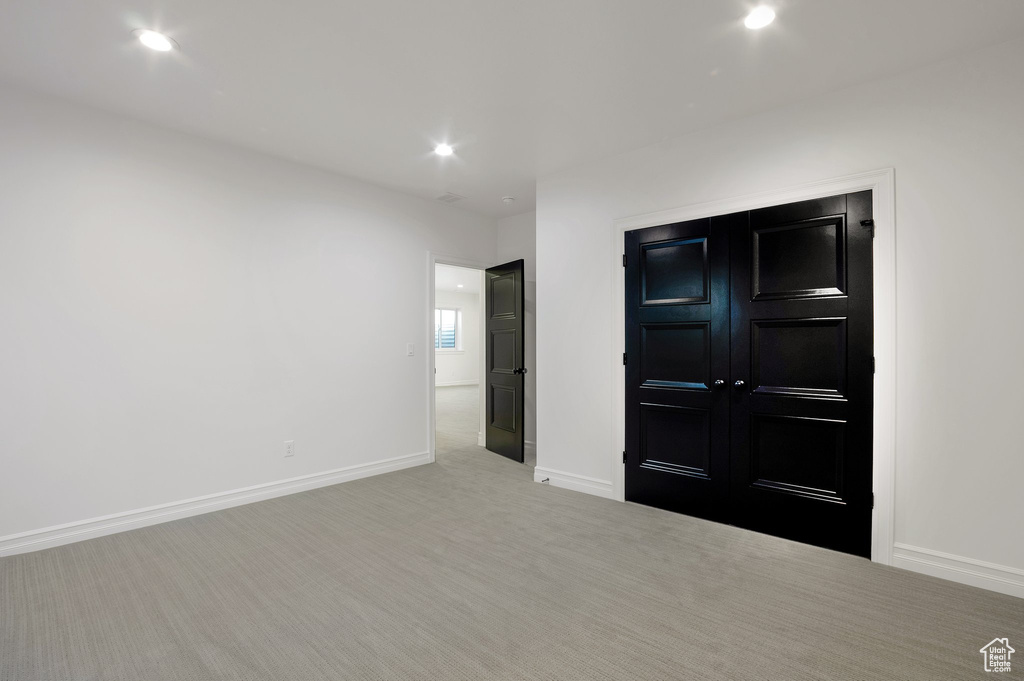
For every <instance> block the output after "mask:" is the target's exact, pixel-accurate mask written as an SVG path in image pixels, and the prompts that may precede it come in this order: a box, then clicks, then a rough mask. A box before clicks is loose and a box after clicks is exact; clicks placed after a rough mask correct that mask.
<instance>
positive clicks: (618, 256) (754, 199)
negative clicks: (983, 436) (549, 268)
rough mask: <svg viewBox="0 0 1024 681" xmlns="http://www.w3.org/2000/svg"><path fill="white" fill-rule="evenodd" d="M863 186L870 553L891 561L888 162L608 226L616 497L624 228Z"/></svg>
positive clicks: (892, 276)
mask: <svg viewBox="0 0 1024 681" xmlns="http://www.w3.org/2000/svg"><path fill="white" fill-rule="evenodd" d="M865 189H870V190H871V191H872V204H873V213H874V221H875V239H874V331H875V334H874V335H875V386H874V414H873V417H874V423H873V428H874V438H873V443H872V444H873V454H872V456H873V464H872V471H873V472H872V489H873V491H874V494H875V508H874V511H873V512H872V514H871V560H873V561H875V562H876V563H883V564H885V565H891V564H892V553H893V542H894V539H895V535H894V530H893V523H894V517H893V514H894V496H895V481H896V193H895V171H894V169H892V168H883V169H881V170H875V171H871V172H866V173H860V174H857V175H848V176H846V177H838V178H835V179H831V180H822V181H819V182H811V183H809V184H803V185H799V186H796V187H787V188H783V189H776V190H770V191H765V192H758V193H756V194H748V195H746V196H739V197H735V198H727V199H721V200H717V201H709V202H706V203H698V204H693V205H690V206H683V207H680V208H672V209H669V210H663V211H658V212H656V213H647V214H645V215H636V216H632V217H625V218H620V219H618V220H616V221H615V223H614V224H615V226H614V229H613V230H612V239H613V244H612V246H613V248H612V254H613V258H612V262H611V264H610V266H611V267H612V268H613V269H612V271H613V277H612V281H615V282H617V285H616V286H615V287H614V289H613V291H612V298H613V304H614V306H615V312H614V314H615V317H614V322H613V324H612V348H615V349H616V350H615V354H614V355H613V356H612V358H611V361H612V366H615V367H617V370H616V371H615V372H614V375H615V385H616V389H617V393H616V396H615V398H614V399H613V401H612V404H613V410H614V421H613V432H612V438H613V440H612V443H611V450H610V457H611V462H612V485H613V490H614V495H615V498H616V499H619V500H620V501H622V500H625V469H624V467H623V465H622V448H623V443H624V442H625V441H626V432H625V431H626V425H625V422H626V405H625V393H626V375H625V370H624V369H622V352H623V351H624V350H625V347H624V345H625V337H626V320H625V299H624V286H625V270H624V268H623V267H622V247H623V236H624V234H625V232H627V231H630V230H634V229H642V228H644V227H654V226H657V225H664V224H669V223H672V222H682V221H684V220H696V219H698V218H707V217H713V216H716V215H727V214H729V213H737V212H740V211H744V210H753V209H756V208H764V207H767V206H775V205H780V204H784V203H791V202H793V201H803V200H806V199H815V198H820V197H824V196H833V195H836V194H848V193H850V192H857V191H863V190H865Z"/></svg>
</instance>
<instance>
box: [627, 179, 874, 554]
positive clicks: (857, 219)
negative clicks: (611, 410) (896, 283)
mask: <svg viewBox="0 0 1024 681" xmlns="http://www.w3.org/2000/svg"><path fill="white" fill-rule="evenodd" d="M871 225H872V221H871V192H869V191H867V192H858V193H854V194H845V195H841V196H833V197H828V198H824V199H815V200H812V201H802V202H799V203H793V204H787V205H784V206H776V207H772V208H764V209H760V210H754V211H748V212H742V213H736V214H733V215H725V216H720V217H712V218H707V219H701V220H693V221H689V222H681V223H676V224H671V225H663V226H659V227H651V228H648V229H641V230H636V231H632V232H627V233H626V235H625V246H626V251H625V254H626V258H625V265H626V357H625V360H626V455H625V462H626V463H625V466H626V499H627V501H635V502H638V503H642V504H647V505H651V506H657V507H660V508H664V509H668V510H671V511H677V512H680V513H686V514H689V515H694V516H698V517H701V518H707V519H709V520H715V521H719V522H725V523H730V524H733V525H737V526H740V527H744V528H747V529H751V530H755V531H759V532H765V533H767V534H772V535H776V536H780V537H786V538H789V539H794V540H797V541H802V542H806V543H809V544H815V545H817V546H823V547H826V548H830V549H835V550H839V551H845V552H847V553H853V554H857V555H861V556H870V544H871V506H872V495H871V428H872V424H871V411H872V382H873V359H872V354H873V353H872V347H873V342H872V328H873V327H872V265H871V263H872V247H871V239H872V230H873V228H872V226H871Z"/></svg>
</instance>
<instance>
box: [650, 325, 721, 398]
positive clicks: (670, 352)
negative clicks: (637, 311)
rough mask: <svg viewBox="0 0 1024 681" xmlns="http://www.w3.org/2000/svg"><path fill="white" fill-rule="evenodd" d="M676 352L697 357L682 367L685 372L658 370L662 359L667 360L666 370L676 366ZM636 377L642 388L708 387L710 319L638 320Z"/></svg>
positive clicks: (681, 388) (677, 364)
mask: <svg viewBox="0 0 1024 681" xmlns="http://www.w3.org/2000/svg"><path fill="white" fill-rule="evenodd" d="M680 355H688V356H690V357H696V358H697V359H696V360H695V361H693V362H692V363H691V364H690V365H688V366H687V367H686V371H685V372H684V373H685V374H687V375H677V376H671V375H670V374H669V373H665V372H664V371H662V369H661V365H662V361H663V360H669V361H666V362H665V363H666V364H668V365H669V367H670V368H669V371H671V370H672V369H676V368H677V367H678V366H679V360H680ZM676 370H678V369H676ZM687 379H690V380H687ZM640 380H641V386H642V387H645V388H675V389H679V390H708V389H710V386H709V385H708V384H709V383H710V382H711V323H710V322H679V323H671V324H640Z"/></svg>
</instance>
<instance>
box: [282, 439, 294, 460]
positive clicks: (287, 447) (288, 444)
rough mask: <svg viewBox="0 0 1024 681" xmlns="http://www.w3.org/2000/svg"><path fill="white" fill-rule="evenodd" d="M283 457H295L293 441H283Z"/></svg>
mask: <svg viewBox="0 0 1024 681" xmlns="http://www.w3.org/2000/svg"><path fill="white" fill-rule="evenodd" d="M284 455H285V457H289V456H295V440H285V441H284Z"/></svg>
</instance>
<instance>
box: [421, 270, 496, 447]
mask: <svg viewBox="0 0 1024 681" xmlns="http://www.w3.org/2000/svg"><path fill="white" fill-rule="evenodd" d="M495 264H496V263H495ZM495 264H488V263H485V262H482V261H479V260H471V259H469V258H462V257H460V256H457V255H444V254H441V253H434V252H433V251H427V309H426V315H427V316H426V326H425V329H426V332H425V333H426V335H425V336H424V340H423V350H424V352H426V353H427V357H428V359H427V390H428V392H429V393H430V394H429V395H428V396H427V443H428V444H429V447H430V463H434V461H435V460H436V459H437V457H436V451H435V449H434V441H435V438H436V423H435V419H436V418H437V399H436V398H437V393H436V387H437V386H436V385H435V381H436V379H437V375H436V374H435V373H434V371H435V369H436V364H435V361H434V359H435V358H434V307H435V293H436V292H435V291H434V266H435V265H454V266H455V267H469V268H471V269H474V270H480V271H481V274H480V277H481V281H482V279H483V270H486V269H487V268H488V267H494V265H495ZM483 326H484V294H483V288H481V289H480V330H479V331H478V333H479V335H480V338H479V341H480V349H481V352H480V355H481V356H484V355H485V348H486V346H485V345H483V340H484V338H483V330H482V329H483ZM480 368H481V371H482V370H483V360H481V366H480ZM483 383H484V376H483V374H482V373H481V375H480V384H481V385H483ZM483 400H484V391H483V390H481V391H480V426H479V427H480V429H481V430H480V433H478V435H477V437H478V441H479V443H480V445H481V446H483V444H484V443H483V442H482V439H483V422H484V417H483V412H484V406H483Z"/></svg>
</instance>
